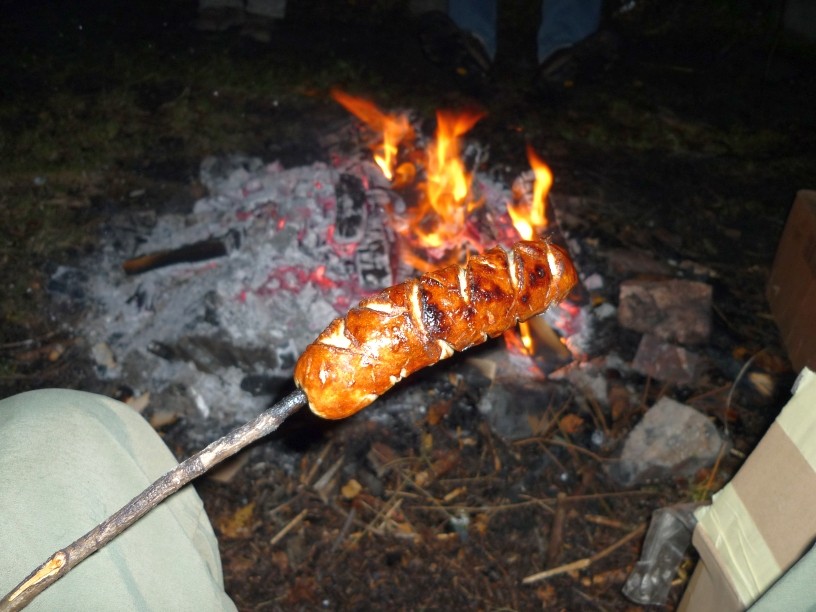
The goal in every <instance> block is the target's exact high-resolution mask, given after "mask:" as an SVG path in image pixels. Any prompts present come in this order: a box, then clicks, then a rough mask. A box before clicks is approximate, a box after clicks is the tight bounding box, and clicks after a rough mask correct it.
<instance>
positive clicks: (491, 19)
mask: <svg viewBox="0 0 816 612" xmlns="http://www.w3.org/2000/svg"><path fill="white" fill-rule="evenodd" d="M448 15H449V16H450V18H451V19H453V21H454V23H456V25H457V26H459V28H460V29H462V30H464V31H465V32H470V33H471V34H472V35H473V36H475V37H476V38H477V39H478V40H479V42H481V43H482V45H484V48H485V51H487V54H488V55H489V56H490V59H491V60H495V59H496V23H497V9H496V0H470V1H469V0H450V1H449V2H448Z"/></svg>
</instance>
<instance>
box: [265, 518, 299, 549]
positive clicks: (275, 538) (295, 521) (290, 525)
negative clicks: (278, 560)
mask: <svg viewBox="0 0 816 612" xmlns="http://www.w3.org/2000/svg"><path fill="white" fill-rule="evenodd" d="M307 512H308V510H301V511H300V514H298V515H297V516H296V517H295V518H293V519H292V520H291V521H289V522H288V523H286V525H284V527H283V529H281V530H280V531H279V532H278V533H276V534H275V535H274V536H272V539H271V540H269V545H270V546H274V545H275V544H277V543H278V542H280V541H281V540H282V539H283V537H284V536H285V535H286V534H287V533H289V532H290V531H292V530H293V529H294V528H295V527H297V526H298V525H299V524H300V522H301V521H302V520H303V517H305V516H306V513H307Z"/></svg>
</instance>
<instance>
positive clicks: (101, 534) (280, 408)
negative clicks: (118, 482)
mask: <svg viewBox="0 0 816 612" xmlns="http://www.w3.org/2000/svg"><path fill="white" fill-rule="evenodd" d="M306 401H307V400H306V394H305V393H304V392H303V391H301V390H300V389H298V390H297V391H293V392H292V393H290V394H289V395H287V396H286V397H285V398H283V399H282V400H281V401H279V402H278V403H277V404H275V405H274V406H272V407H271V408H269V409H268V410H266V411H264V412H262V413H261V414H259V415H258V416H257V417H255V418H254V419H253V420H251V421H249V422H248V423H244V424H243V425H241V426H239V427H236V428H235V429H233V430H232V431H231V432H229V433H228V434H226V435H225V436H223V437H221V438H219V439H218V440H216V441H215V442H212V443H211V444H209V446H207V447H206V448H204V449H203V450H200V451H198V452H197V453H196V454H195V455H192V456H191V457H188V458H187V459H185V460H184V461H182V462H181V463H180V464H178V465H177V466H176V467H175V468H173V469H172V470H170V471H169V472H167V473H166V474H165V475H164V476H161V477H160V478H159V479H158V480H156V481H155V482H153V484H151V485H150V486H149V487H147V488H146V489H145V490H144V491H142V492H141V493H139V495H137V496H136V497H134V498H133V499H131V500H130V501H129V502H128V503H127V504H125V505H124V506H123V507H122V508H120V509H119V510H118V511H116V512H115V513H114V514H112V515H111V516H109V517H108V518H107V519H105V520H104V521H103V522H101V523H100V524H99V525H97V526H96V527H94V528H93V529H91V530H90V531H89V532H88V533H86V534H85V535H84V536H82V537H81V538H79V539H78V540H76V541H75V542H73V543H72V544H69V545H68V546H66V547H65V548H62V549H60V550H58V551H57V552H55V553H54V554H53V555H51V556H50V557H49V558H48V559H47V560H46V561H45V562H44V563H43V564H42V565H40V566H39V567H38V568H37V569H35V570H34V571H33V572H31V573H30V574H29V575H28V576H26V578H25V579H24V580H23V581H22V582H20V584H18V585H17V586H16V587H14V589H12V590H11V592H9V593H8V594H7V595H5V596H4V597H3V599H0V612H7V611H11V610H21V609H22V608H24V607H25V606H27V605H28V604H29V603H31V601H32V600H33V599H34V598H35V597H36V596H37V595H39V594H40V593H42V592H43V591H44V590H45V589H47V588H48V587H49V586H51V585H52V584H54V583H55V582H56V581H57V580H59V579H60V578H62V577H63V576H64V575H65V574H67V573H68V572H70V571H71V570H72V569H73V568H74V567H75V566H77V565H78V564H79V563H81V562H82V561H84V560H85V559H87V558H88V557H89V556H90V555H91V554H93V553H95V552H96V551H97V550H99V549H100V548H102V547H103V546H105V545H107V544H108V543H109V542H110V541H111V540H113V539H114V538H115V537H116V536H118V535H119V534H120V533H122V532H123V531H125V530H126V529H127V528H128V527H130V526H131V525H133V524H134V523H135V522H136V521H138V520H139V519H140V518H141V517H142V516H144V515H145V514H147V513H148V512H149V511H150V510H152V509H153V508H155V507H156V506H158V505H159V504H160V503H161V502H162V501H164V500H165V499H167V498H168V497H170V496H171V495H172V494H173V493H175V492H176V491H178V490H179V489H181V488H182V487H183V486H184V485H186V484H187V483H189V482H190V481H191V480H193V479H194V478H197V477H199V476H201V475H202V474H203V473H204V472H206V471H207V470H209V469H210V468H212V467H213V466H214V465H217V464H218V463H220V462H222V461H223V460H224V459H227V458H228V457H231V456H232V455H234V454H235V453H237V452H238V451H239V450H241V449H242V448H244V447H245V446H248V445H249V444H252V443H253V442H255V441H256V440H259V439H261V438H263V437H264V436H266V435H267V434H270V433H272V432H273V431H275V430H276V429H277V428H278V427H279V426H280V424H281V423H283V421H284V420H286V418H287V417H289V416H290V415H292V414H294V413H295V412H296V411H297V410H298V409H299V408H301V407H302V406H304V405H305V404H306Z"/></svg>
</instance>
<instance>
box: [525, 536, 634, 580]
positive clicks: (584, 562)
mask: <svg viewBox="0 0 816 612" xmlns="http://www.w3.org/2000/svg"><path fill="white" fill-rule="evenodd" d="M645 532H646V523H642V524H641V525H640V526H639V527H638V528H637V529H635V530H634V531H630V532H629V533H627V534H626V535H625V536H623V537H622V538H621V539H620V540H618V541H617V542H615V543H614V544H612V545H611V546H607V547H606V548H604V549H603V550H602V551H600V552H597V553H595V554H594V555H592V556H591V557H584V558H583V559H578V560H577V561H573V562H572V563H567V564H565V565H559V566H558V567H554V568H552V569H548V570H545V571H543V572H539V573H537V574H532V575H530V576H527V577H526V578H524V579H523V580H522V581H521V582H522V584H532V583H534V582H538V581H540V580H546V579H547V578H552V577H553V576H558V575H559V574H565V573H567V572H576V571H578V570H582V569H586V568H588V567H589V566H590V565H592V564H593V563H595V562H596V561H600V560H601V559H603V558H604V557H606V556H608V555H611V554H612V553H613V552H615V551H616V550H617V549H618V548H620V547H621V546H623V545H625V544H627V543H628V542H630V541H632V540H634V539H635V538H637V537H639V536H641V535H642V534H644V533H645Z"/></svg>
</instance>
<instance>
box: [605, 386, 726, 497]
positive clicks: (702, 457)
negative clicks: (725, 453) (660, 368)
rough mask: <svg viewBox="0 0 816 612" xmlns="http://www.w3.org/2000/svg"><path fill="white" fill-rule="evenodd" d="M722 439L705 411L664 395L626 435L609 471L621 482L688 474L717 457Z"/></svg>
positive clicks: (663, 478) (625, 484) (690, 474)
mask: <svg viewBox="0 0 816 612" xmlns="http://www.w3.org/2000/svg"><path fill="white" fill-rule="evenodd" d="M724 443H725V442H724V441H723V439H722V438H721V437H720V434H719V432H718V431H717V428H716V427H715V426H714V424H713V423H712V422H711V421H710V420H709V419H708V418H707V417H706V416H705V415H703V414H702V413H700V412H698V411H697V410H695V409H694V408H691V407H690V406H686V405H685V404H681V403H680V402H677V401H675V400H673V399H671V398H668V397H664V398H661V399H660V400H659V401H658V402H657V403H656V404H655V405H654V406H652V407H651V408H650V409H649V410H648V411H647V412H646V414H645V415H644V417H643V419H642V420H641V421H640V423H638V424H637V425H636V426H635V428H634V429H633V430H632V431H631V432H630V433H629V435H628V436H627V437H626V442H625V443H624V446H623V451H622V452H621V456H620V461H619V462H617V463H614V464H612V465H611V467H610V468H609V472H610V474H611V476H612V477H613V478H614V479H615V480H617V481H618V482H619V483H620V484H622V485H624V486H633V485H636V484H642V483H644V482H649V481H657V480H666V479H670V478H678V477H691V476H693V475H694V474H695V473H696V472H697V471H698V470H699V469H701V468H703V467H707V466H710V465H712V464H713V463H714V461H716V459H717V455H718V454H719V452H720V449H721V448H722V445H723V444H724Z"/></svg>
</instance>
